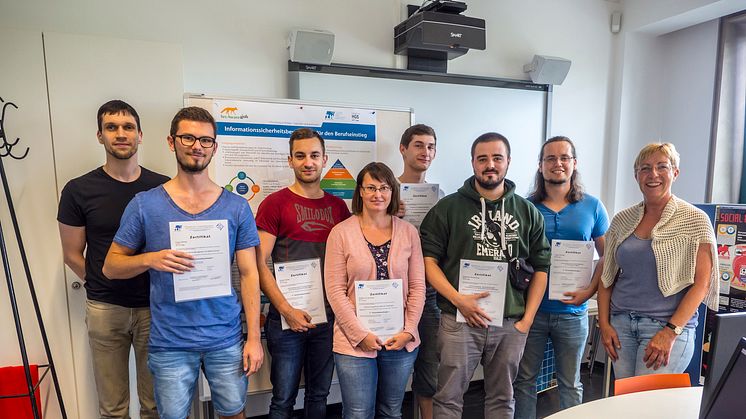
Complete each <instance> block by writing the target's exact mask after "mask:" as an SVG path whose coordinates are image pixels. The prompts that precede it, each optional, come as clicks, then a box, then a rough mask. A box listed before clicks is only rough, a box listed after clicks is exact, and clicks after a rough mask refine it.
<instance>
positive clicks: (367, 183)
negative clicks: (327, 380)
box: [324, 163, 425, 419]
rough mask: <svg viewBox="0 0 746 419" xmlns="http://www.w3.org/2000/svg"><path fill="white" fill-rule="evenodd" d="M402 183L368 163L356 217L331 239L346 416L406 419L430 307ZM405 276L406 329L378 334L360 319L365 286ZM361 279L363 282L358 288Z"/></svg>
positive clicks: (329, 261)
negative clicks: (359, 297) (404, 213)
mask: <svg viewBox="0 0 746 419" xmlns="http://www.w3.org/2000/svg"><path fill="white" fill-rule="evenodd" d="M398 209H399V184H398V182H397V181H396V178H395V177H394V174H393V173H392V172H391V169H389V168H388V167H387V166H386V165H385V164H383V163H370V164H368V165H367V166H365V167H364V168H363V170H362V171H360V174H359V175H358V176H357V186H356V188H355V194H354V195H353V198H352V213H353V214H354V215H353V216H352V217H350V218H348V219H347V220H345V221H343V222H341V223H339V224H337V225H336V226H335V227H334V228H333V229H332V231H331V233H330V234H329V238H328V239H327V242H326V259H325V263H324V278H325V280H326V285H325V286H326V295H327V298H328V300H329V305H331V307H332V310H333V311H334V315H335V322H334V347H333V351H334V363H335V364H336V368H337V376H338V377H339V384H340V389H341V392H342V416H343V417H344V418H345V419H350V418H356V419H357V418H365V419H368V418H370V419H372V418H373V417H377V418H400V417H401V405H402V400H403V399H404V392H405V390H406V385H407V380H408V379H409V376H410V374H411V373H412V368H413V367H414V361H415V358H416V357H417V350H418V346H419V345H420V338H419V335H418V332H417V324H418V323H419V321H420V316H421V315H422V308H423V306H424V305H425V265H424V262H423V259H422V248H421V247H420V236H419V234H418V233H417V229H416V228H414V226H412V225H411V224H409V223H408V222H406V221H404V220H401V219H400V218H398V217H396V216H395V214H396V213H397V211H398ZM388 279H401V280H402V281H401V284H402V286H401V288H402V291H401V297H402V299H403V301H402V303H403V306H404V313H403V327H402V328H401V329H399V330H398V331H392V332H393V335H392V336H390V337H384V336H377V335H376V334H375V333H373V332H372V331H371V330H370V329H368V328H366V327H364V326H363V324H362V323H361V322H360V320H359V319H358V317H357V312H356V305H355V300H356V298H355V292H356V290H357V289H358V288H359V287H360V286H363V285H365V284H364V283H362V281H370V282H374V281H376V280H388ZM356 281H361V283H358V285H357V286H356V285H355V282H356Z"/></svg>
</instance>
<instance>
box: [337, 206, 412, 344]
mask: <svg viewBox="0 0 746 419" xmlns="http://www.w3.org/2000/svg"><path fill="white" fill-rule="evenodd" d="M359 218H360V217H359V216H352V217H350V218H348V219H346V220H345V221H342V222H341V223H339V224H337V225H336V226H335V227H334V228H333V229H332V231H331V233H329V238H328V239H327V241H326V259H325V262H324V282H325V287H326V296H327V299H328V300H329V304H330V305H331V307H332V310H333V311H334V315H335V321H334V349H333V350H334V352H336V353H339V354H343V355H352V356H357V357H364V358H375V357H376V355H377V352H376V351H370V352H366V351H363V350H362V349H360V348H358V346H357V345H358V344H359V343H360V342H361V341H362V340H363V339H364V338H365V336H367V335H368V331H367V330H366V329H364V328H363V327H362V326H361V325H360V322H359V321H358V320H357V315H356V314H355V288H354V284H355V281H370V280H373V281H374V280H375V278H376V262H375V260H374V259H373V255H371V253H370V249H368V245H367V243H366V241H365V236H363V232H362V230H361V229H360V222H359ZM392 219H393V226H392V233H391V248H390V250H389V259H388V269H389V278H391V279H398V278H401V279H402V282H403V283H404V295H406V296H407V297H406V299H405V301H404V331H405V332H409V333H411V334H412V336H414V340H412V341H410V342H409V343H407V344H406V345H405V347H404V348H405V349H406V350H407V351H409V352H411V351H413V350H414V349H415V348H417V346H419V345H420V336H419V334H418V333H417V325H418V323H419V322H420V316H422V308H423V306H424V305H425V265H424V261H423V259H422V247H421V246H420V236H419V234H418V233H417V229H416V228H415V227H414V226H412V225H411V224H409V223H408V222H406V221H403V220H401V219H399V218H398V217H392Z"/></svg>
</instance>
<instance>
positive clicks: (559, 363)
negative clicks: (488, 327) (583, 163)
mask: <svg viewBox="0 0 746 419" xmlns="http://www.w3.org/2000/svg"><path fill="white" fill-rule="evenodd" d="M576 156H577V155H576V153H575V145H574V144H573V143H572V141H570V139H569V138H567V137H561V136H559V137H552V138H550V139H549V140H547V141H546V142H545V143H544V145H543V147H542V148H541V152H540V154H539V169H538V171H537V173H536V182H535V185H534V191H533V192H532V193H531V194H530V196H529V200H530V201H531V202H533V203H534V205H536V208H538V209H539V211H540V212H541V214H542V215H543V216H544V226H545V229H544V231H545V234H546V236H547V239H549V240H577V241H591V240H593V242H594V243H595V247H596V251H597V252H598V254H599V256H601V260H599V262H598V264H597V265H596V270H595V271H594V272H593V277H592V280H591V283H590V285H589V286H588V287H587V288H583V289H578V290H576V291H574V292H566V293H565V296H566V299H564V300H550V299H549V287H550V286H551V282H552V275H551V268H550V273H549V284H550V286H548V287H547V291H546V292H545V293H544V298H543V300H542V302H541V305H540V306H539V311H538V313H536V319H534V323H533V325H532V326H531V330H530V331H529V334H528V338H527V339H526V347H525V349H524V352H523V358H522V359H521V364H520V366H519V368H518V376H517V377H516V380H515V383H514V385H513V387H514V393H515V400H516V405H515V417H516V418H521V419H525V418H532V419H533V418H535V417H536V377H537V376H538V374H539V370H540V369H541V362H542V360H543V358H544V347H545V346H546V343H547V339H548V338H551V339H552V345H553V346H554V360H555V367H556V370H557V381H558V384H559V393H560V408H561V409H566V408H569V407H572V406H575V405H578V404H580V403H582V402H583V384H582V383H581V382H580V361H581V358H582V357H583V352H584V349H585V342H586V339H587V338H588V318H587V304H586V301H587V300H588V299H589V298H591V296H593V294H595V293H596V289H597V288H598V283H599V280H600V278H601V272H602V270H603V254H604V234H605V233H606V230H607V229H608V228H609V216H608V215H607V214H606V209H605V208H604V206H603V204H602V203H601V201H599V200H598V199H597V198H595V197H593V196H590V195H588V194H585V193H583V187H582V185H581V184H580V181H579V179H578V172H577V170H576V169H577V159H576Z"/></svg>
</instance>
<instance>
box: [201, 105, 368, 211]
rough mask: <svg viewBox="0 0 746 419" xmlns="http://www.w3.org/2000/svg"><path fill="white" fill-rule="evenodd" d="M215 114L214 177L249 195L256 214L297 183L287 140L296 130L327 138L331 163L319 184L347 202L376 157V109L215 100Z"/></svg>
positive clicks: (229, 188) (244, 194) (229, 187)
mask: <svg viewBox="0 0 746 419" xmlns="http://www.w3.org/2000/svg"><path fill="white" fill-rule="evenodd" d="M212 114H213V116H214V117H215V121H216V122H217V126H218V132H217V138H218V150H217V153H216V155H215V157H214V162H213V164H214V165H215V166H214V176H215V181H216V182H217V183H218V184H219V185H222V186H224V187H225V188H226V189H228V190H229V191H231V192H233V193H236V194H238V195H239V196H242V197H244V198H246V200H247V201H249V204H250V205H251V209H252V211H254V213H256V210H257V208H258V207H259V203H260V202H261V201H262V200H263V199H264V198H265V197H266V196H267V195H269V194H271V193H272V192H275V191H277V190H279V189H282V188H284V187H286V186H289V185H290V184H292V183H293V181H294V175H293V171H292V169H290V168H289V167H288V160H287V159H288V155H289V148H288V139H289V138H290V134H291V133H292V132H293V131H294V130H296V129H298V128H312V129H315V130H316V131H318V132H319V134H321V136H322V137H323V138H324V141H325V145H326V154H327V155H328V161H327V164H326V167H325V168H324V170H323V172H322V180H321V187H322V188H323V189H324V190H325V191H327V192H329V193H331V194H333V195H335V196H338V197H340V198H342V199H345V200H347V201H348V204H349V200H351V199H352V194H353V191H354V190H355V185H356V183H355V176H357V174H358V172H359V171H360V170H361V169H362V168H363V167H364V166H365V165H366V164H368V163H370V162H372V161H375V158H376V153H375V147H376V111H373V110H366V109H349V108H332V107H323V106H306V105H297V104H282V103H257V102H247V101H240V100H215V101H213V109H212Z"/></svg>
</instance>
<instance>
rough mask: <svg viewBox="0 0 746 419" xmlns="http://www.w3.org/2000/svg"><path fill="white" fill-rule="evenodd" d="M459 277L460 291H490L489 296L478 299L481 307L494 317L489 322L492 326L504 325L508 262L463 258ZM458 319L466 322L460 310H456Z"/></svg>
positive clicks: (470, 292)
mask: <svg viewBox="0 0 746 419" xmlns="http://www.w3.org/2000/svg"><path fill="white" fill-rule="evenodd" d="M458 277H459V279H458V292H460V293H462V294H479V293H480V292H484V291H487V292H489V293H490V295H488V296H487V297H484V298H481V299H479V300H478V304H479V308H481V309H482V310H484V312H485V313H487V315H488V316H489V317H490V318H491V319H492V321H491V322H489V323H488V324H489V325H490V326H502V325H503V317H504V315H503V313H504V312H505V287H506V286H507V283H508V264H507V263H505V262H486V261H481V260H467V259H461V265H460V267H459V272H458ZM456 321H457V322H461V323H466V319H465V318H464V316H463V315H462V314H461V312H460V311H457V312H456Z"/></svg>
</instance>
